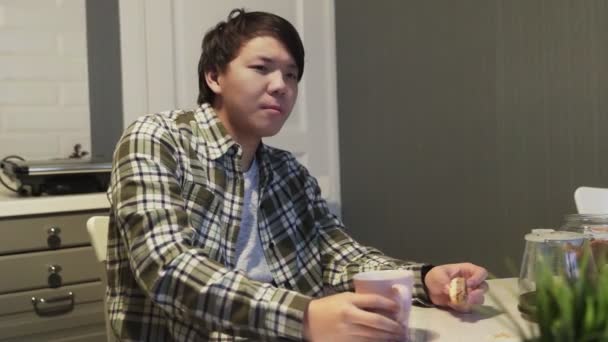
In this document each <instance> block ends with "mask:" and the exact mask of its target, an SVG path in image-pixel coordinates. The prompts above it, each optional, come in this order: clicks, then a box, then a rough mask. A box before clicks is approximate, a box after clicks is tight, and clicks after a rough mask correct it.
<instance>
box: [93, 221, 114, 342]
mask: <svg viewBox="0 0 608 342" xmlns="http://www.w3.org/2000/svg"><path fill="white" fill-rule="evenodd" d="M109 223H110V218H109V217H108V216H93V217H91V218H89V219H88V220H87V232H88V233H89V238H90V239H91V245H93V250H94V251H95V256H96V257H97V261H99V262H100V263H101V266H102V267H101V282H102V284H103V288H104V289H105V288H106V285H107V283H108V278H107V276H106V255H107V249H108V225H109ZM103 311H104V316H105V319H106V335H107V336H108V342H114V341H116V339H115V338H114V334H113V333H112V328H111V327H110V320H109V319H108V318H109V317H108V307H107V303H106V300H105V291H104V301H103Z"/></svg>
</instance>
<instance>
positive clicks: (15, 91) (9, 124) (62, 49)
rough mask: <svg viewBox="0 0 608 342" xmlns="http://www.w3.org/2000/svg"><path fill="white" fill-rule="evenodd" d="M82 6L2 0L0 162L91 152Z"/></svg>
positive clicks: (73, 1) (67, 1) (68, 1)
mask: <svg viewBox="0 0 608 342" xmlns="http://www.w3.org/2000/svg"><path fill="white" fill-rule="evenodd" d="M102 1H103V0H102ZM84 6H85V0H0V158H3V157H5V156H7V155H10V154H17V155H21V156H23V157H24V158H26V159H32V160H33V159H51V158H65V157H67V156H69V155H70V153H71V152H72V149H73V146H74V144H76V143H80V144H81V145H82V146H83V147H84V149H85V150H86V151H90V150H91V149H90V145H91V143H90V131H89V91H88V82H87V80H88V77H87V51H86V21H85V7H84Z"/></svg>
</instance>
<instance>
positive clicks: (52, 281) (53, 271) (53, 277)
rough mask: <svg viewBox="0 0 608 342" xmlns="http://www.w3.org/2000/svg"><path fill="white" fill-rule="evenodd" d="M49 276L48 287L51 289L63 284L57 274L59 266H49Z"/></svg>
mask: <svg viewBox="0 0 608 342" xmlns="http://www.w3.org/2000/svg"><path fill="white" fill-rule="evenodd" d="M48 270H49V276H48V278H47V281H48V284H49V287H51V288H56V287H60V286H61V284H62V283H63V280H62V279H61V274H59V272H61V265H49V268H48Z"/></svg>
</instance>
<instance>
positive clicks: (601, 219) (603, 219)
mask: <svg viewBox="0 0 608 342" xmlns="http://www.w3.org/2000/svg"><path fill="white" fill-rule="evenodd" d="M564 219H565V221H566V222H568V223H586V224H608V214H568V215H565V216H564Z"/></svg>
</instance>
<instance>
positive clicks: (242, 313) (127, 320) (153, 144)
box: [107, 104, 428, 341]
mask: <svg viewBox="0 0 608 342" xmlns="http://www.w3.org/2000/svg"><path fill="white" fill-rule="evenodd" d="M241 153H242V150H241V147H240V146H239V145H238V144H237V143H235V141H234V140H232V139H231V137H230V136H229V135H228V133H227V131H226V129H225V128H224V126H223V125H222V124H221V122H220V121H219V119H218V118H217V116H216V114H215V112H214V111H213V109H212V108H211V107H210V106H209V105H208V104H203V105H202V106H201V107H200V108H198V109H197V110H196V111H181V110H177V111H171V112H165V113H159V114H153V115H148V116H144V117H142V118H140V119H139V120H137V121H136V122H135V123H133V124H132V125H131V126H130V127H129V128H128V129H127V130H126V131H125V133H124V134H123V136H122V138H121V139H120V141H119V143H118V145H117V148H116V151H115V154H114V163H113V171H112V182H111V186H110V189H109V191H108V194H109V199H110V202H111V204H112V207H111V213H110V231H109V241H108V260H107V268H108V290H107V301H108V304H109V314H110V320H111V323H112V328H113V330H114V332H115V333H116V335H117V336H118V337H119V338H120V339H121V340H124V341H238V340H242V339H249V340H255V341H260V340H263V341H266V340H301V339H302V330H303V329H302V328H303V326H302V323H303V317H304V311H305V309H306V307H307V305H308V303H309V301H310V300H311V299H312V298H315V297H321V296H324V295H328V294H331V293H335V292H342V291H351V290H352V289H353V283H352V277H353V275H354V274H356V273H358V272H361V271H364V270H371V269H394V268H407V269H413V270H414V271H416V272H415V274H416V275H417V276H416V277H417V279H416V284H415V288H414V292H415V294H414V295H415V297H416V298H418V299H421V300H423V301H427V300H428V299H427V297H426V294H425V291H424V289H423V286H422V283H421V281H420V277H421V271H420V270H421V268H422V266H423V265H421V264H415V263H411V262H404V261H400V260H396V259H392V258H389V257H387V256H384V255H383V254H382V253H381V252H380V251H378V250H376V249H373V248H369V247H364V246H362V245H359V244H358V243H357V242H355V241H354V240H353V239H351V238H350V237H349V236H348V235H347V234H346V233H345V232H344V227H343V225H342V223H341V222H340V220H338V219H337V218H336V217H335V216H334V215H332V214H331V213H330V212H329V210H328V207H327V203H326V202H325V200H323V198H322V197H321V192H320V189H319V186H318V185H317V182H316V180H315V178H314V177H312V176H311V175H310V174H309V173H308V171H307V170H306V168H304V167H303V166H302V165H301V164H300V163H298V161H297V160H296V159H295V158H294V157H293V155H292V154H290V153H288V152H285V151H282V150H279V149H275V148H272V147H269V146H266V145H264V144H261V145H260V147H259V148H258V150H257V152H256V158H257V160H258V162H259V165H260V184H259V187H260V189H259V191H260V207H259V212H258V229H259V235H260V239H261V243H262V247H263V249H264V254H265V256H266V260H267V262H268V266H269V267H270V270H271V272H272V276H273V279H274V281H273V283H272V284H265V283H260V282H256V281H253V280H250V279H248V278H247V277H246V276H245V275H244V273H243V272H242V271H240V270H237V269H235V245H236V240H237V235H238V232H239V226H240V219H241V212H242V205H243V183H244V182H243V172H242V170H241V167H240V158H241Z"/></svg>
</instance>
